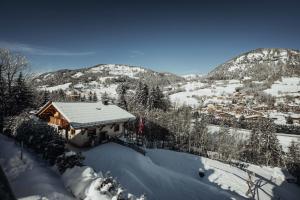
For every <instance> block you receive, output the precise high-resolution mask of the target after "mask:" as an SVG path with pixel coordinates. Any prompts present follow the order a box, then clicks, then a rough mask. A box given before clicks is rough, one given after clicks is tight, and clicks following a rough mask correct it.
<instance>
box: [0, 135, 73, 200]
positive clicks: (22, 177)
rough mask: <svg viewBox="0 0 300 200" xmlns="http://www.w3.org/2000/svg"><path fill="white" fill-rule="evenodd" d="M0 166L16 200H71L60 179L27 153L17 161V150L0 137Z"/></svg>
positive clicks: (15, 146) (40, 161)
mask: <svg viewBox="0 0 300 200" xmlns="http://www.w3.org/2000/svg"><path fill="white" fill-rule="evenodd" d="M0 164H1V166H2V168H3V171H4V172H5V174H6V176H7V178H8V180H9V183H10V186H11V188H12V190H13V193H14V194H15V196H16V198H18V199H22V200H40V199H43V200H47V199H49V200H52V199H53V200H54V199H55V200H72V199H73V197H72V195H71V194H70V193H69V192H68V191H67V190H66V189H65V186H64V185H63V182H62V180H61V177H60V175H59V174H56V173H55V172H54V170H52V169H50V168H49V166H48V165H47V164H46V163H44V161H43V160H41V159H39V158H38V157H37V156H36V155H34V154H33V153H30V152H28V151H27V150H24V151H23V160H21V159H20V147H19V146H18V145H16V144H15V142H14V141H13V140H11V139H9V138H7V137H5V136H3V135H0Z"/></svg>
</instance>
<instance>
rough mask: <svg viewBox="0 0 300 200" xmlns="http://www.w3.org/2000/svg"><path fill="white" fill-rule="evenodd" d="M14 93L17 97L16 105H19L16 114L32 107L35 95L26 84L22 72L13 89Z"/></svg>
mask: <svg viewBox="0 0 300 200" xmlns="http://www.w3.org/2000/svg"><path fill="white" fill-rule="evenodd" d="M13 93H14V95H15V96H14V97H15V99H14V103H15V104H14V105H18V106H17V107H16V108H15V110H14V113H20V112H22V111H23V110H25V109H26V108H28V107H30V106H31V105H32V102H33V95H32V92H31V90H30V89H29V87H28V86H27V84H26V83H25V80H24V78H23V74H22V72H20V74H19V77H18V79H17V81H16V85H15V86H14V89H13Z"/></svg>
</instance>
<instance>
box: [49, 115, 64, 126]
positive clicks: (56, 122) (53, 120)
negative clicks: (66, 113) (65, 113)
mask: <svg viewBox="0 0 300 200" xmlns="http://www.w3.org/2000/svg"><path fill="white" fill-rule="evenodd" d="M49 124H54V125H57V126H60V127H62V128H64V126H65V125H66V124H65V123H64V120H63V119H59V118H55V117H50V120H49Z"/></svg>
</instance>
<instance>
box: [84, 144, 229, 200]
mask: <svg viewBox="0 0 300 200" xmlns="http://www.w3.org/2000/svg"><path fill="white" fill-rule="evenodd" d="M84 155H85V157H86V159H85V163H86V164H87V165H89V166H92V167H93V168H94V169H95V170H96V171H102V172H106V171H111V173H112V175H113V176H115V177H117V178H118V180H119V181H120V183H121V184H122V185H123V186H124V187H125V188H127V189H128V191H129V192H130V193H133V194H135V195H137V196H139V195H141V194H143V193H145V194H146V196H147V198H148V199H150V200H151V199H157V200H159V199H174V200H176V199H178V200H181V199H189V200H193V199H195V200H196V199H229V197H230V196H231V195H230V194H229V193H227V192H224V191H221V190H220V189H218V188H216V187H212V186H209V185H207V184H204V183H202V182H201V181H200V180H199V178H198V179H195V178H191V177H189V176H186V175H185V174H182V173H178V172H175V171H173V170H170V169H168V168H165V167H162V166H160V165H157V164H155V163H154V162H153V161H152V160H151V158H150V157H147V156H146V157H145V156H143V155H141V154H139V153H137V152H135V151H134V150H132V149H129V148H127V147H123V146H121V145H118V144H114V143H109V144H104V145H101V146H98V147H95V148H93V149H91V150H89V151H87V152H85V153H84ZM196 173H197V172H196Z"/></svg>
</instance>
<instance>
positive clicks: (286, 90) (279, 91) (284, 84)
mask: <svg viewBox="0 0 300 200" xmlns="http://www.w3.org/2000/svg"><path fill="white" fill-rule="evenodd" d="M265 92H266V93H268V94H271V95H272V96H286V95H291V96H299V94H300V77H282V80H281V81H280V80H278V81H275V82H274V83H273V84H272V85H271V88H269V89H266V90H265Z"/></svg>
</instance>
